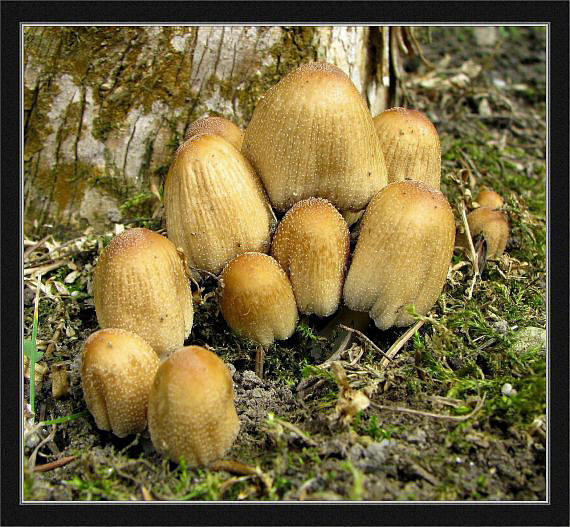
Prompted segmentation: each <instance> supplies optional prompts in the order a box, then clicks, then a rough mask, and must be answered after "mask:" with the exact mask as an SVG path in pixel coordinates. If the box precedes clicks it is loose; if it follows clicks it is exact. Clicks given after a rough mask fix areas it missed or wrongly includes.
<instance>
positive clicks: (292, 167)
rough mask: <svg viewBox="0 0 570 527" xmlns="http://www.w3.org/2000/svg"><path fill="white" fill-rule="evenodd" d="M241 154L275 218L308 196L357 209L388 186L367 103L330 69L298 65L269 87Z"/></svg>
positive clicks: (342, 75) (328, 66)
mask: <svg viewBox="0 0 570 527" xmlns="http://www.w3.org/2000/svg"><path fill="white" fill-rule="evenodd" d="M242 152H243V153H244V155H245V157H247V158H248V159H249V160H250V162H251V163H252V165H253V167H254V168H255V170H256V172H257V173H258V174H259V176H260V177H261V179H262V180H263V184H264V185H265V188H266V190H267V193H268V195H269V198H270V200H271V203H272V204H273V206H274V207H275V208H276V209H278V210H280V211H286V210H288V209H289V208H290V207H291V206H292V205H293V204H294V203H296V202H297V201H299V200H302V199H306V198H309V197H311V196H315V197H321V198H325V199H327V200H329V201H330V202H331V203H332V204H333V205H335V206H336V207H338V208H339V209H348V210H360V209H363V208H365V207H366V204H367V203H368V202H369V201H370V199H371V198H372V196H374V194H376V192H378V190H380V189H381V188H382V187H383V186H384V185H386V182H387V176H386V167H385V165H384V157H383V155H382V149H381V147H380V141H379V140H378V137H377V135H376V133H375V131H374V124H373V123H372V116H371V115H370V112H369V110H368V108H367V106H366V103H365V102H364V99H363V98H362V96H361V95H360V93H359V92H358V90H357V89H356V87H355V86H354V84H353V83H352V81H351V80H350V79H349V77H348V76H347V75H346V74H345V73H343V72H342V71H341V70H340V69H339V68H337V67H336V66H333V65H331V64H326V63H319V62H313V63H309V64H304V65H303V66H301V67H299V68H298V69H296V70H295V71H293V72H292V73H289V74H288V75H287V76H285V77H284V78H283V79H281V81H280V82H279V83H278V84H276V85H275V86H273V87H272V88H271V89H270V90H269V91H268V92H267V93H266V94H265V95H264V96H263V97H262V98H261V99H260V100H259V102H258V104H257V106H256V108H255V110H254V112H253V116H252V119H251V122H250V123H249V125H248V127H247V128H246V131H245V136H244V140H243V146H242Z"/></svg>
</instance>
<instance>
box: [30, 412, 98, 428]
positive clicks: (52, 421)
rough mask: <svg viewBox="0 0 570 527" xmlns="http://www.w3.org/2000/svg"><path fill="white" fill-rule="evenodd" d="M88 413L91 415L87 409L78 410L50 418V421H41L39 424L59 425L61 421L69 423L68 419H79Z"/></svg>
mask: <svg viewBox="0 0 570 527" xmlns="http://www.w3.org/2000/svg"><path fill="white" fill-rule="evenodd" d="M86 415H89V412H88V411H87V410H83V411H81V412H78V413H76V414H71V415H65V416H63V417H58V418H57V419H50V420H49V421H41V422H40V423H39V424H40V425H42V426H44V425H59V424H61V423H67V422H68V421H73V420H74V419H79V418H80V417H84V416H86Z"/></svg>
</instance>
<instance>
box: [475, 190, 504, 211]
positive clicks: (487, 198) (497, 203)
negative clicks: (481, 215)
mask: <svg viewBox="0 0 570 527" xmlns="http://www.w3.org/2000/svg"><path fill="white" fill-rule="evenodd" d="M475 201H476V202H477V203H478V204H479V207H488V208H490V209H501V208H502V207H503V204H504V202H503V198H501V196H499V194H497V193H496V192H495V191H494V190H491V189H490V188H488V187H481V190H480V191H479V194H478V195H477V197H476V198H475Z"/></svg>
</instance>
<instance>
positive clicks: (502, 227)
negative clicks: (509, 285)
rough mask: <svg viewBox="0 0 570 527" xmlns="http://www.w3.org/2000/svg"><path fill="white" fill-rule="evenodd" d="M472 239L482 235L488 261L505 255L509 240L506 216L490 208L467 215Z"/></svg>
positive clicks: (480, 209) (480, 208)
mask: <svg viewBox="0 0 570 527" xmlns="http://www.w3.org/2000/svg"><path fill="white" fill-rule="evenodd" d="M467 223H468V224H469V231H470V232H471V237H472V238H475V237H476V236H478V235H480V234H482V235H483V237H484V239H485V241H486V243H487V252H486V258H487V260H489V259H493V258H498V257H499V256H501V254H503V252H504V251H505V248H506V246H507V240H508V239H509V222H508V221H507V217H506V216H505V214H504V213H503V212H501V211H499V210H494V209H490V208H489V207H479V208H478V209H475V210H474V211H471V212H470V213H469V214H468V215H467Z"/></svg>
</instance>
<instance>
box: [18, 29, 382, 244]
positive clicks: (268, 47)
mask: <svg viewBox="0 0 570 527" xmlns="http://www.w3.org/2000/svg"><path fill="white" fill-rule="evenodd" d="M387 43H388V37H387V28H378V27H374V28H368V27H295V28H290V27H262V26H255V27H245V26H231V27H221V26H216V27H72V26H67V27H45V26H44V27H28V28H26V29H25V32H24V57H25V59H24V115H25V122H24V144H25V151H24V170H25V185H24V200H25V228H26V232H27V233H31V232H34V231H42V230H44V227H43V226H44V225H45V224H52V225H56V226H60V227H65V228H67V229H73V230H75V229H78V228H84V227H86V226H87V225H92V226H93V227H94V228H95V230H97V231H101V230H102V229H105V228H106V227H108V226H109V225H110V224H112V223H113V222H120V221H125V220H126V219H128V218H133V217H140V216H148V215H149V214H152V211H153V210H154V212H155V214H156V212H157V210H158V205H159V196H160V189H161V187H162V181H163V178H164V176H165V174H166V172H167V171H168V167H169V165H170V163H171V161H172V158H173V155H174V152H175V149H176V148H177V146H178V144H179V143H180V141H181V138H182V137H183V136H184V133H185V131H186V129H187V128H188V126H189V125H190V124H191V123H192V122H193V121H194V120H195V119H197V118H199V117H202V116H204V115H206V114H208V115H222V116H224V117H226V118H228V119H230V120H232V121H234V122H236V123H237V124H238V125H240V126H242V127H245V126H246V125H247V123H248V122H249V120H250V118H251V115H252V112H253V109H254V107H255V104H256V101H257V100H258V98H259V97H260V96H261V95H262V94H263V93H264V92H265V91H266V90H267V89H268V88H270V87H271V86H272V85H274V84H275V83H277V82H278V81H279V79H281V78H282V77H283V76H284V75H285V74H287V73H288V72H289V71H291V70H293V69H294V68H296V67H297V66H298V65H299V64H301V63H303V62H308V61H311V60H325V61H328V62H331V63H334V64H336V65H338V66H339V67H340V68H341V69H343V70H344V71H345V72H346V73H347V74H348V75H349V76H350V77H351V79H352V80H353V82H354V84H355V85H356V87H357V88H358V89H359V90H360V92H361V93H362V95H363V96H364V98H365V99H366V100H367V102H368V104H369V107H370V108H371V112H372V114H373V115H376V114H378V113H379V112H380V111H382V110H383V109H384V108H385V107H386V106H387V105H388V103H389V97H390V93H389V84H390V75H389V72H388V71H387V67H386V64H387V62H386V61H385V60H383V58H384V57H385V55H386V46H387Z"/></svg>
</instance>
